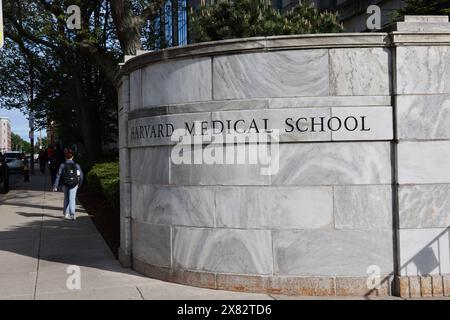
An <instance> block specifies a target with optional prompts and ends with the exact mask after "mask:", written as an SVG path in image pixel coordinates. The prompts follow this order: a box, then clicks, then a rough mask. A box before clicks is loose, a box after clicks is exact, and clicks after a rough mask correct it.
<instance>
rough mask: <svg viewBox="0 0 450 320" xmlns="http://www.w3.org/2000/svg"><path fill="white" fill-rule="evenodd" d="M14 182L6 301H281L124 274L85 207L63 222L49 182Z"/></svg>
mask: <svg viewBox="0 0 450 320" xmlns="http://www.w3.org/2000/svg"><path fill="white" fill-rule="evenodd" d="M14 179H17V180H18V181H19V182H18V183H16V184H15V186H13V188H12V190H11V191H10V192H9V193H8V194H7V195H0V299H226V300H228V299H274V298H275V297H272V296H269V295H264V294H251V293H236V292H227V291H217V290H208V289H200V288H195V287H188V286H182V285H177V284H172V283H165V282H162V281H159V280H154V279H150V278H147V277H143V276H141V275H139V274H137V273H136V272H134V271H132V270H130V269H124V268H122V267H121V266H120V264H119V262H118V261H117V260H116V259H115V258H114V256H113V254H112V253H111V251H110V249H109V248H108V246H107V245H106V243H105V241H104V240H103V238H102V236H101V235H100V234H99V232H98V231H97V229H96V228H95V226H94V224H93V223H92V221H91V218H90V217H89V216H88V215H87V213H86V211H84V209H83V208H82V207H81V206H78V219H77V220H76V221H68V220H64V219H63V215H62V209H61V207H62V202H63V194H62V193H61V192H58V193H53V192H50V191H49V190H50V182H49V177H47V176H42V175H40V174H39V173H36V175H35V176H32V177H31V183H24V182H22V177H20V176H17V177H14ZM71 265H75V266H79V267H80V270H81V273H80V274H81V289H80V290H70V289H68V288H67V281H68V278H69V277H70V276H71V274H70V273H67V272H68V267H69V266H71ZM69 271H70V270H69ZM72 272H73V271H72ZM69 282H70V281H69Z"/></svg>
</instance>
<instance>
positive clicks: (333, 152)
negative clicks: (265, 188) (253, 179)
mask: <svg viewBox="0 0 450 320" xmlns="http://www.w3.org/2000/svg"><path fill="white" fill-rule="evenodd" d="M279 155H280V157H279V161H280V165H279V168H280V169H279V171H278V173H277V174H275V175H274V176H272V185H277V186H280V185H288V186H292V185H353V184H355V185H358V184H390V183H391V180H392V178H391V151H390V144H389V143H387V142H370V143H363V142H345V143H336V142H335V143H320V144H282V145H280V152H279Z"/></svg>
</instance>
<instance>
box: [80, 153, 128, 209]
mask: <svg viewBox="0 0 450 320" xmlns="http://www.w3.org/2000/svg"><path fill="white" fill-rule="evenodd" d="M119 170H120V169H119V161H114V162H104V163H97V164H95V165H94V166H93V167H92V169H91V170H90V171H89V172H88V174H87V187H88V189H89V190H90V191H92V192H98V191H99V190H100V191H101V192H102V193H103V194H104V195H105V197H106V199H108V201H110V202H111V203H112V205H113V207H116V208H117V207H118V206H119V201H120V187H119V185H120V178H119Z"/></svg>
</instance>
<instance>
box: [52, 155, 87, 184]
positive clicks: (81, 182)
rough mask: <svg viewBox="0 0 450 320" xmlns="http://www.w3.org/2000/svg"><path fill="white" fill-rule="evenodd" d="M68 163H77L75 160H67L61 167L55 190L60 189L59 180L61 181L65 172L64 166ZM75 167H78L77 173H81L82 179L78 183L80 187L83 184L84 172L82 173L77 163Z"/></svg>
mask: <svg viewBox="0 0 450 320" xmlns="http://www.w3.org/2000/svg"><path fill="white" fill-rule="evenodd" d="M66 163H75V161H73V160H66V162H64V163H62V164H61V165H60V166H59V170H58V174H57V175H56V179H55V184H54V185H53V188H55V189H56V188H58V186H59V180H60V179H61V174H62V172H63V170H64V166H65V165H66ZM75 165H76V167H77V171H78V172H79V177H80V181H79V183H78V186H81V185H82V184H83V171H81V168H80V166H79V164H78V163H76V164H75Z"/></svg>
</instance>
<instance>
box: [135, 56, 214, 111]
mask: <svg viewBox="0 0 450 320" xmlns="http://www.w3.org/2000/svg"><path fill="white" fill-rule="evenodd" d="M211 85H212V81H211V58H193V59H184V60H176V61H171V62H159V63H156V64H151V65H149V66H148V67H146V68H145V69H143V70H142V95H143V98H142V100H143V107H144V108H145V107H149V106H159V105H167V104H172V103H180V102H194V101H208V100H212V96H211V95H212V87H211Z"/></svg>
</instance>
